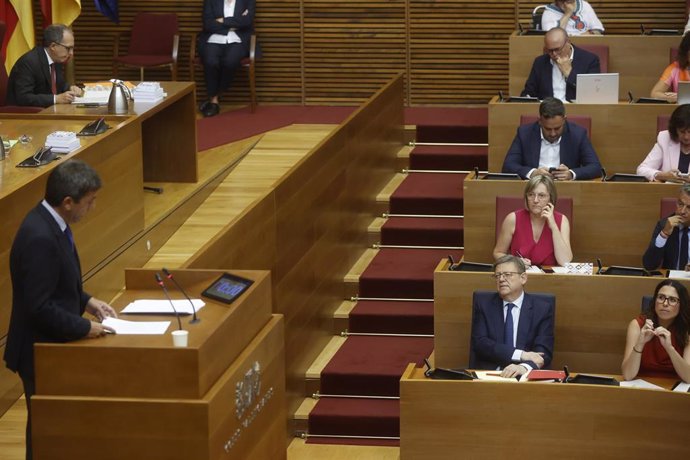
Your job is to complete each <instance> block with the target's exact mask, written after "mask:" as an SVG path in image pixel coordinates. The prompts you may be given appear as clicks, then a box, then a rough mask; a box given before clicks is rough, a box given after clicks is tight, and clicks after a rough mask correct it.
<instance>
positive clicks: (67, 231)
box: [65, 225, 74, 252]
mask: <svg viewBox="0 0 690 460" xmlns="http://www.w3.org/2000/svg"><path fill="white" fill-rule="evenodd" d="M65 236H66V237H67V239H68V240H69V244H70V247H71V248H72V252H74V235H72V229H70V228H69V225H68V226H67V227H65Z"/></svg>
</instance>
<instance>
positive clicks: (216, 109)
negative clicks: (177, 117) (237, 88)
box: [202, 102, 220, 117]
mask: <svg viewBox="0 0 690 460" xmlns="http://www.w3.org/2000/svg"><path fill="white" fill-rule="evenodd" d="M219 113H220V105H218V104H214V103H213V102H209V103H208V105H207V107H206V110H204V111H203V112H202V114H203V115H204V117H215V116H216V115H218V114H219Z"/></svg>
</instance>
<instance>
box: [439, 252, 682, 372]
mask: <svg viewBox="0 0 690 460" xmlns="http://www.w3.org/2000/svg"><path fill="white" fill-rule="evenodd" d="M445 268H446V267H445V264H440V265H439V267H438V268H437V270H436V271H435V272H434V357H435V360H436V365H437V366H439V367H467V364H468V362H469V345H470V336H471V331H472V294H473V292H474V291H475V290H487V291H495V290H496V282H495V280H494V279H493V278H492V277H491V276H489V274H488V273H477V272H450V271H447V270H446V269H445ZM662 280H663V278H661V277H634V276H606V275H592V276H585V275H555V274H529V275H528V281H527V285H526V286H525V290H526V291H527V292H545V293H550V294H554V295H555V296H556V327H555V344H554V356H553V361H552V364H551V367H552V368H553V369H561V368H563V366H564V365H568V366H569V368H570V369H571V371H573V372H584V371H587V372H600V373H606V374H618V373H620V365H621V362H622V361H623V349H624V347H625V332H626V330H627V327H628V324H629V323H630V321H631V320H632V319H634V318H635V317H637V316H638V315H639V314H640V308H641V301H642V297H643V296H645V295H652V294H653V293H654V288H655V287H656V285H657V284H659V282H661V281H662ZM683 284H686V285H688V286H690V283H689V282H685V281H683Z"/></svg>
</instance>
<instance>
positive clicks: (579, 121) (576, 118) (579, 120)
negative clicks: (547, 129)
mask: <svg viewBox="0 0 690 460" xmlns="http://www.w3.org/2000/svg"><path fill="white" fill-rule="evenodd" d="M537 120H539V117H538V116H536V115H520V124H521V125H528V124H530V123H534V122H535V121H537ZM568 121H572V122H573V123H575V124H576V125H578V126H582V127H583V128H585V129H586V130H587V137H588V138H589V139H592V119H591V118H590V117H586V116H583V115H569V116H568Z"/></svg>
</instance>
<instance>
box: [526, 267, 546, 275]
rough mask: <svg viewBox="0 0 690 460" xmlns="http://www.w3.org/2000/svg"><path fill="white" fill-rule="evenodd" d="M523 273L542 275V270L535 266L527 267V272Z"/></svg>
mask: <svg viewBox="0 0 690 460" xmlns="http://www.w3.org/2000/svg"><path fill="white" fill-rule="evenodd" d="M525 271H526V272H527V273H544V270H542V269H541V268H539V267H538V266H536V265H530V266H529V267H527V270H525Z"/></svg>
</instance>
